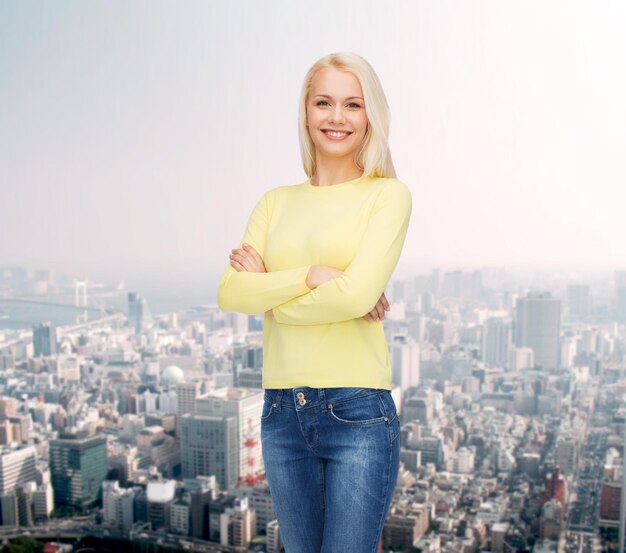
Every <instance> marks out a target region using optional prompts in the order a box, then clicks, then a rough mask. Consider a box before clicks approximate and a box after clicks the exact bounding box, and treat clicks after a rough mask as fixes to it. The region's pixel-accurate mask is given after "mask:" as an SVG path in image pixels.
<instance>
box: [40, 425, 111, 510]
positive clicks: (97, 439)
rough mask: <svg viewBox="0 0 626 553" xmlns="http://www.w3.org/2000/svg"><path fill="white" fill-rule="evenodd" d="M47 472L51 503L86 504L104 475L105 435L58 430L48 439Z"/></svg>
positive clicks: (97, 491) (93, 499) (96, 495)
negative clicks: (50, 484) (48, 466)
mask: <svg viewBox="0 0 626 553" xmlns="http://www.w3.org/2000/svg"><path fill="white" fill-rule="evenodd" d="M50 473H51V476H52V487H53V488H54V500H55V506H57V507H60V506H64V505H69V506H73V507H76V508H78V509H84V508H87V507H89V506H90V505H92V504H93V503H95V502H96V501H97V500H98V498H99V495H100V489H101V485H102V481H103V480H104V479H105V478H106V475H107V440H106V437H105V436H89V435H88V434H87V432H78V433H69V432H67V433H65V432H62V433H61V434H60V435H59V438H58V439H56V440H50Z"/></svg>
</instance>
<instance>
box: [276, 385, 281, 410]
mask: <svg viewBox="0 0 626 553" xmlns="http://www.w3.org/2000/svg"><path fill="white" fill-rule="evenodd" d="M282 406H283V389H282V388H281V389H280V390H278V393H277V394H276V409H278V410H279V411H280V409H281V408H282Z"/></svg>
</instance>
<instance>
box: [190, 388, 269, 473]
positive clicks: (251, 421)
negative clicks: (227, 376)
mask: <svg viewBox="0 0 626 553" xmlns="http://www.w3.org/2000/svg"><path fill="white" fill-rule="evenodd" d="M262 411H263V390H258V389H250V388H234V387H223V388H219V389H217V390H213V391H211V392H208V393H206V394H204V395H203V396H201V397H199V398H198V399H197V400H196V413H197V414H198V415H208V416H214V417H221V418H222V417H223V418H228V417H235V419H236V421H237V422H236V424H237V442H236V449H237V467H238V468H237V477H238V478H239V477H244V476H250V477H255V476H257V475H260V474H261V473H262V472H263V457H262V454H261V420H260V419H261V414H262Z"/></svg>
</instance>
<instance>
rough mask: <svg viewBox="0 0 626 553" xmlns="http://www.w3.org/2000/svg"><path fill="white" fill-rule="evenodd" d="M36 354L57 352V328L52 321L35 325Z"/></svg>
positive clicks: (34, 343) (37, 355)
mask: <svg viewBox="0 0 626 553" xmlns="http://www.w3.org/2000/svg"><path fill="white" fill-rule="evenodd" d="M33 347H34V356H35V357H39V356H40V355H44V356H47V355H54V354H55V353H56V352H57V329H56V327H55V326H54V325H53V324H52V323H51V322H46V323H42V324H39V325H35V326H34V327H33Z"/></svg>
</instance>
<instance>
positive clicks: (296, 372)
mask: <svg viewBox="0 0 626 553" xmlns="http://www.w3.org/2000/svg"><path fill="white" fill-rule="evenodd" d="M411 210H412V199H411V193H410V190H409V189H408V187H407V186H406V185H405V184H404V183H402V182H401V181H399V180H397V179H392V178H369V177H361V178H358V179H354V180H351V181H347V182H343V183H339V184H334V185H331V186H322V187H320V186H314V185H313V184H312V183H311V180H310V179H307V181H305V182H304V183H301V184H296V185H287V186H279V187H277V188H274V189H271V190H269V191H267V192H266V193H265V194H264V195H263V197H262V198H261V199H260V200H259V202H258V203H257V205H256V207H255V208H254V210H253V212H252V214H251V216H250V218H249V221H248V226H247V228H246V231H245V234H244V236H243V239H242V242H241V243H240V244H239V246H238V247H241V245H242V243H243V242H246V243H248V244H250V245H251V246H252V247H253V248H254V249H255V250H256V251H257V252H258V253H259V254H260V255H261V257H262V258H263V261H264V263H265V267H266V269H267V271H268V272H267V273H254V272H247V271H241V272H238V271H237V270H236V269H234V268H233V267H232V265H230V263H229V264H228V265H227V266H226V269H225V270H224V273H223V275H222V278H221V280H220V284H219V289H218V305H219V307H220V308H221V309H222V310H223V311H237V312H241V313H248V314H258V313H263V312H266V311H268V310H270V309H272V311H273V316H270V315H266V316H265V320H264V325H263V383H262V385H263V388H275V389H277V388H295V387H298V386H309V387H312V388H333V387H336V388H339V387H364V388H375V389H385V390H390V389H391V364H390V360H389V352H388V345H387V340H386V338H385V334H384V330H383V323H382V321H375V322H369V321H366V320H365V319H363V315H365V314H366V313H368V312H369V311H370V310H371V309H373V307H374V306H375V305H376V302H377V301H378V299H379V298H380V296H381V295H382V293H383V292H384V291H385V287H386V286H387V283H388V281H389V279H390V277H391V275H392V273H393V271H394V269H395V267H396V265H397V262H398V260H399V258H400V254H401V251H402V246H403V244H404V240H405V237H406V233H407V229H408V225H409V219H410V215H411ZM312 265H328V266H331V267H335V268H337V269H340V270H342V271H343V274H342V275H341V276H340V277H338V278H334V279H332V280H330V281H328V282H325V283H323V284H321V285H320V286H318V287H317V288H315V289H313V290H311V289H309V288H308V286H307V285H306V277H307V274H308V271H309V268H310V267H311V266H312Z"/></svg>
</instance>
